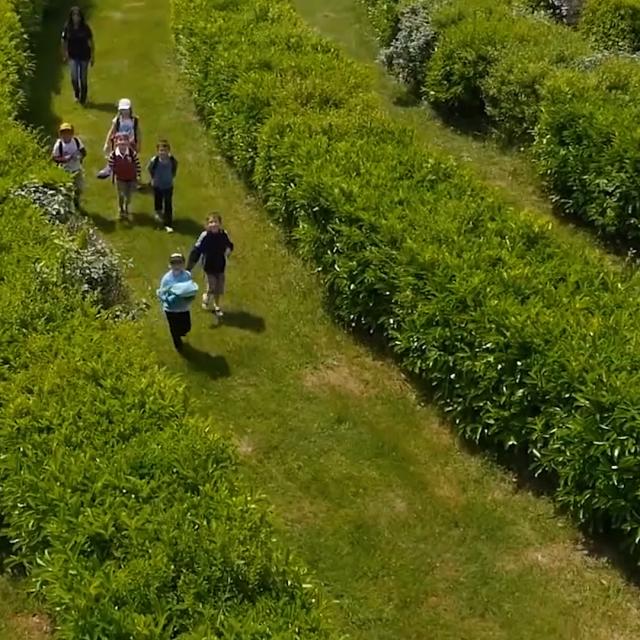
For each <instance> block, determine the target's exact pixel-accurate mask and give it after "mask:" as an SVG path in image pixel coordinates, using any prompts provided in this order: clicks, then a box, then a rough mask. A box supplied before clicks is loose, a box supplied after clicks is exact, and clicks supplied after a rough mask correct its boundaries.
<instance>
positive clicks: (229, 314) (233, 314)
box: [214, 311, 267, 333]
mask: <svg viewBox="0 0 640 640" xmlns="http://www.w3.org/2000/svg"><path fill="white" fill-rule="evenodd" d="M220 325H226V326H228V327H235V328H236V329H243V330H244V331H252V332H253V333H263V332H264V331H265V329H266V328H267V325H266V323H265V321H264V318H261V317H260V316H257V315H255V314H253V313H250V312H249V311H225V312H224V316H222V319H221V321H220V322H219V323H216V324H214V327H217V326H220Z"/></svg>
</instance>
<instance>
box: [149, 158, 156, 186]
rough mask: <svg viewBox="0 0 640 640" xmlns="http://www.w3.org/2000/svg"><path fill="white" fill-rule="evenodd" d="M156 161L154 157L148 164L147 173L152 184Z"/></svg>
mask: <svg viewBox="0 0 640 640" xmlns="http://www.w3.org/2000/svg"><path fill="white" fill-rule="evenodd" d="M155 159H156V157H155V156H153V158H151V160H149V163H148V164H147V171H148V172H149V176H150V177H151V184H153V161H154V160H155Z"/></svg>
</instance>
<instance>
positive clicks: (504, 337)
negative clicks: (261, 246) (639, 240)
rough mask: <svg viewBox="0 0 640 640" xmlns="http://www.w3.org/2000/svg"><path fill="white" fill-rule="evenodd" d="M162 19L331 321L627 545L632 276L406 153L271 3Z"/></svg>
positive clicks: (434, 156)
mask: <svg viewBox="0 0 640 640" xmlns="http://www.w3.org/2000/svg"><path fill="white" fill-rule="evenodd" d="M172 6H173V28H174V35H175V41H176V45H177V51H178V56H179V58H180V60H181V61H182V65H183V69H184V73H185V75H186V76H187V77H188V78H189V79H190V82H191V84H192V89H193V94H194V96H195V101H196V105H197V108H198V110H199V112H200V114H201V116H202V118H203V120H204V121H205V122H206V123H207V124H208V125H209V126H210V129H211V132H212V135H214V136H215V137H216V139H217V140H218V141H219V142H220V143H221V144H222V147H223V149H224V152H225V153H226V154H227V156H228V157H229V158H230V159H231V160H232V161H234V162H236V161H239V162H240V164H241V166H242V167H243V169H246V168H247V167H249V170H248V171H246V173H245V175H246V178H247V180H248V181H249V182H250V184H252V185H253V186H254V187H255V189H256V190H257V192H258V193H259V194H260V196H261V198H262V199H263V201H264V203H265V206H266V208H267V210H268V211H269V212H270V213H271V215H273V216H274V218H275V219H276V220H278V221H279V222H280V223H281V224H282V225H283V226H284V228H285V229H286V230H287V231H288V233H289V235H290V237H291V238H292V239H293V240H295V242H296V243H297V246H298V247H299V250H300V252H301V254H302V255H303V256H304V257H305V258H307V259H309V260H310V261H313V263H314V264H315V265H316V267H317V268H318V270H319V271H320V272H321V273H322V274H323V277H324V280H325V282H326V287H327V294H328V298H329V300H330V302H331V305H332V308H333V309H334V310H335V314H336V317H337V318H338V319H339V320H340V321H341V322H343V323H345V324H346V325H348V326H352V327H357V328H359V329H361V330H368V331H370V332H372V333H376V334H379V335H380V336H382V337H384V338H385V339H386V341H387V342H388V344H389V345H390V347H391V348H392V349H393V350H394V352H395V353H396V355H397V357H398V359H399V361H400V362H401V363H402V365H403V366H404V367H405V368H406V369H407V370H409V371H411V372H413V373H414V374H416V375H417V376H419V377H420V378H422V379H423V380H424V382H425V383H426V384H428V385H430V386H431V387H432V388H433V393H434V398H435V400H436V401H437V402H438V403H439V404H440V405H441V406H442V407H443V409H444V411H445V412H446V413H447V414H448V415H449V416H450V418H451V420H452V422H453V423H454V424H455V425H457V427H458V429H459V431H460V433H461V434H463V435H464V436H465V437H468V438H473V439H474V440H477V441H480V442H483V443H485V444H487V445H490V446H493V447H499V448H502V447H504V448H507V449H509V450H514V449H515V450H519V451H521V452H526V453H527V454H528V455H529V456H530V459H531V462H532V466H533V468H534V469H535V470H536V471H538V472H542V473H546V474H548V475H549V476H550V477H552V478H555V479H556V482H557V485H556V486H557V489H556V492H555V496H556V499H557V500H558V502H559V504H560V505H562V506H564V507H566V508H568V509H569V510H570V511H571V512H572V513H573V514H574V515H575V516H576V517H577V518H578V520H579V521H581V522H583V523H586V524H588V525H590V526H592V527H595V528H601V529H610V528H613V529H616V530H618V531H621V532H622V534H623V536H624V538H625V540H626V542H627V543H628V545H629V546H630V547H635V546H636V544H637V541H638V539H639V538H638V534H639V533H640V516H639V514H640V498H639V496H640V473H639V472H640V456H639V454H638V433H637V428H636V422H637V419H638V414H639V412H640V366H639V365H640V350H639V349H638V346H639V341H640V328H639V326H638V322H637V309H636V304H635V300H636V299H637V298H638V296H639V295H640V278H639V276H638V275H636V274H634V273H633V272H632V271H626V270H624V269H623V268H618V267H615V266H612V265H611V264H609V263H607V262H606V261H605V260H604V259H603V258H602V257H601V256H600V255H599V254H596V253H593V254H589V255H581V253H580V251H579V249H578V248H577V246H575V245H574V244H573V243H572V241H571V240H561V239H559V238H558V237H557V235H556V234H554V233H553V231H552V230H550V229H549V228H548V227H547V226H546V225H544V224H542V223H541V222H539V221H537V220H535V219H534V218H532V217H531V216H529V215H527V214H525V213H522V212H519V211H515V210H513V209H511V208H509V207H508V206H506V205H505V204H504V203H503V202H501V201H500V199H499V197H498V196H497V195H496V194H495V193H494V192H492V191H490V190H489V189H487V188H485V187H484V186H483V185H481V184H479V183H478V182H477V181H476V180H475V179H474V178H472V177H471V176H470V175H469V174H468V173H467V172H466V171H465V170H463V169H461V168H460V167H458V166H457V165H456V164H455V163H454V162H452V161H451V160H450V159H449V158H446V157H443V156H441V155H439V154H438V153H436V152H433V153H432V152H429V151H426V150H425V149H424V147H423V145H422V143H419V142H417V141H416V140H415V139H414V137H413V134H412V132H411V131H410V130H407V129H405V128H403V127H401V126H400V125H398V124H397V123H395V122H394V121H393V120H391V119H389V117H387V116H386V115H384V114H383V113H381V112H380V111H379V110H378V109H376V108H374V107H372V106H371V96H372V94H373V90H372V87H371V85H370V82H369V80H367V79H366V78H361V77H360V67H359V66H358V65H357V64H356V63H349V62H347V61H345V60H343V56H342V54H341V53H340V52H339V51H338V50H336V49H335V48H334V47H333V46H331V45H329V44H327V43H326V41H324V40H323V39H322V38H320V37H319V36H318V35H317V34H314V33H313V32H311V31H310V30H309V29H308V28H307V27H306V26H305V25H304V24H303V22H302V21H301V20H300V19H299V17H298V16H297V15H296V14H295V13H294V11H293V9H292V8H291V7H290V6H289V4H288V3H287V2H286V0H234V1H233V2H229V1H228V0H173V3H172ZM327 70H329V71H327ZM340 74H342V75H343V77H342V82H338V80H339V75H340ZM344 86H348V87H349V91H348V92H346V91H345V90H344V88H343V87H344ZM331 95H335V99H334V100H331V99H330V96H331Z"/></svg>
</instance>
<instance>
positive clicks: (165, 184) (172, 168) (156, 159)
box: [148, 155, 178, 189]
mask: <svg viewBox="0 0 640 640" xmlns="http://www.w3.org/2000/svg"><path fill="white" fill-rule="evenodd" d="M154 165H155V166H154ZM177 169H178V161H177V160H176V159H175V158H174V157H173V156H171V155H170V156H168V157H167V159H166V160H162V159H161V158H160V156H153V158H151V160H150V161H149V166H148V170H149V173H150V174H151V179H152V181H153V186H154V187H156V189H171V187H173V179H174V178H175V175H176V171H177Z"/></svg>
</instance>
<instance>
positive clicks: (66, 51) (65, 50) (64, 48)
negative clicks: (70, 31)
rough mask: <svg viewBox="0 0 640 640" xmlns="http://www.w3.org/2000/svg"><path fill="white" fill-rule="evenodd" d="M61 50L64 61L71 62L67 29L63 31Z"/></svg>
mask: <svg viewBox="0 0 640 640" xmlns="http://www.w3.org/2000/svg"><path fill="white" fill-rule="evenodd" d="M60 49H61V53H62V61H63V62H68V61H69V48H68V47H67V27H65V28H64V29H63V30H62V36H61V37H60Z"/></svg>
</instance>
